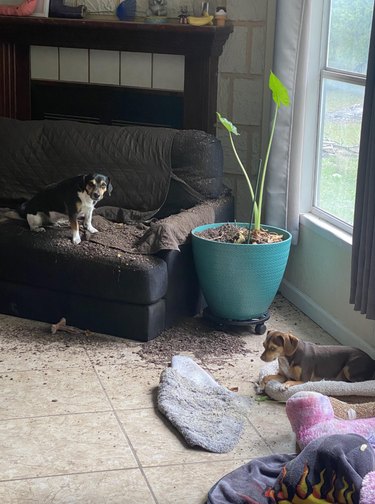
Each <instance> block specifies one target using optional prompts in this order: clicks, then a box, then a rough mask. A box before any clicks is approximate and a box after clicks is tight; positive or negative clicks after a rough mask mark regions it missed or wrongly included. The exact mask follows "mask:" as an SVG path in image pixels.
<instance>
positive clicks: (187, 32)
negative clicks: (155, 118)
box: [0, 16, 233, 133]
mask: <svg viewBox="0 0 375 504" xmlns="http://www.w3.org/2000/svg"><path fill="white" fill-rule="evenodd" d="M232 31H233V26H232V25H231V24H230V23H227V24H226V25H225V26H224V27H217V26H202V27H197V26H190V25H183V24H179V22H178V20H174V21H171V22H168V23H161V24H152V23H144V22H143V21H139V20H135V21H118V20H115V19H113V20H108V18H107V19H105V20H103V19H98V18H95V17H94V16H93V17H91V18H85V19H57V18H36V17H9V16H0V82H5V86H4V89H0V115H2V116H5V117H12V118H18V119H29V118H30V117H31V105H30V101H31V100H30V54H29V48H30V45H39V46H54V47H74V48H88V49H89V48H91V49H106V50H113V51H130V52H147V53H158V54H180V55H183V56H184V57H185V82H184V92H183V97H184V120H183V127H184V129H200V130H203V131H207V132H209V133H214V131H215V122H216V116H215V113H216V108H217V107H216V97H217V73H218V59H219V56H220V54H221V53H222V50H223V46H224V44H225V42H226V40H227V39H228V37H229V35H230V33H231V32H232ZM5 75H6V76H7V78H6V79H5V78H4V76H5Z"/></svg>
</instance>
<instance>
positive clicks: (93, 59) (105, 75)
mask: <svg viewBox="0 0 375 504" xmlns="http://www.w3.org/2000/svg"><path fill="white" fill-rule="evenodd" d="M89 54H90V82H92V83H93V84H114V85H118V84H120V54H119V52H117V51H101V50H96V49H90V53H89Z"/></svg>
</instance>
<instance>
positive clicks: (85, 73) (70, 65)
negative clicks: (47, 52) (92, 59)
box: [60, 47, 89, 82]
mask: <svg viewBox="0 0 375 504" xmlns="http://www.w3.org/2000/svg"><path fill="white" fill-rule="evenodd" d="M60 80H63V81H70V82H88V80H89V51H88V49H71V48H68V47H61V48H60Z"/></svg>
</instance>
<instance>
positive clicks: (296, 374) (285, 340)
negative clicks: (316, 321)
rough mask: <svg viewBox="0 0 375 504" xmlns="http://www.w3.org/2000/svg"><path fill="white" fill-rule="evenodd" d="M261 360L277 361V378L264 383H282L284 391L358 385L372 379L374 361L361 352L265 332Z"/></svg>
mask: <svg viewBox="0 0 375 504" xmlns="http://www.w3.org/2000/svg"><path fill="white" fill-rule="evenodd" d="M263 346H264V352H263V353H262V355H261V356H260V358H261V359H262V360H263V361H265V362H271V361H273V360H275V359H278V363H279V374H277V375H269V376H266V377H265V378H264V379H263V385H265V384H266V383H267V382H269V381H270V380H277V381H280V382H284V386H285V387H290V386H292V385H298V384H300V383H305V382H308V381H320V380H334V381H346V382H359V381H365V380H371V379H374V378H375V361H374V360H373V359H372V358H371V357H370V356H368V355H367V354H366V353H365V352H363V351H362V350H359V349H358V348H353V347H349V346H341V345H316V344H314V343H309V342H306V341H302V340H300V339H298V338H297V337H296V336H293V335H292V334H290V333H283V332H280V331H268V333H267V337H266V339H265V341H264V342H263Z"/></svg>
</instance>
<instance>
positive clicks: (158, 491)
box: [0, 460, 248, 504]
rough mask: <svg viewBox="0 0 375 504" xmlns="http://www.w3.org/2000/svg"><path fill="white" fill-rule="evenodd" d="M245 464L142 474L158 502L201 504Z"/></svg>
mask: <svg viewBox="0 0 375 504" xmlns="http://www.w3.org/2000/svg"><path fill="white" fill-rule="evenodd" d="M246 462H248V460H243V461H240V460H226V461H224V462H209V463H205V464H181V465H175V466H167V467H150V468H146V469H145V470H144V471H145V474H146V476H147V479H148V480H149V482H150V484H151V486H152V489H153V491H154V493H155V495H156V498H157V499H158V502H160V503H163V504H176V503H178V504H205V503H206V500H207V494H208V491H209V490H210V488H211V487H212V486H213V485H214V484H215V483H216V482H217V481H218V480H219V479H221V478H222V477H223V476H225V475H226V474H228V473H229V472H231V471H234V469H237V468H238V467H239V466H241V465H243V464H245V463H246ZM0 495H1V494H0Z"/></svg>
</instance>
